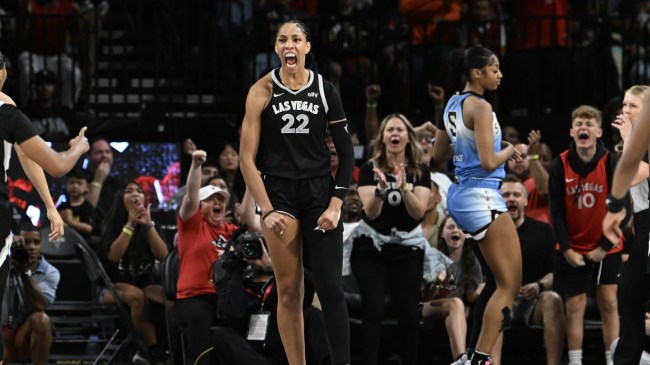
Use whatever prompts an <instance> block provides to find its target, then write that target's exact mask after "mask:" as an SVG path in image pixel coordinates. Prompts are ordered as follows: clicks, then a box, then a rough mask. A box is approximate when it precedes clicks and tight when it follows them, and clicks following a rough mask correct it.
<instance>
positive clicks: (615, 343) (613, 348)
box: [609, 337, 621, 359]
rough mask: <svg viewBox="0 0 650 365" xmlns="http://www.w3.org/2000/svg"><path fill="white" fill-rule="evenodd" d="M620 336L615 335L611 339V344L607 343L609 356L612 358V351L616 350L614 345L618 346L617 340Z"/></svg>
mask: <svg viewBox="0 0 650 365" xmlns="http://www.w3.org/2000/svg"><path fill="white" fill-rule="evenodd" d="M620 339H621V338H620V337H616V338H615V339H614V341H612V344H611V345H609V356H611V357H612V359H613V358H614V352H616V347H617V346H618V340H620Z"/></svg>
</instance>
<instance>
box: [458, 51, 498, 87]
mask: <svg viewBox="0 0 650 365" xmlns="http://www.w3.org/2000/svg"><path fill="white" fill-rule="evenodd" d="M494 57H495V55H494V52H492V51H490V50H489V49H487V48H485V47H481V46H476V47H471V48H468V49H466V50H463V49H462V48H458V49H454V50H452V51H451V52H450V54H449V58H448V60H449V65H450V66H451V67H452V68H453V69H454V70H456V71H458V72H460V73H461V74H462V75H463V76H465V77H466V78H467V80H469V79H470V71H471V70H472V69H475V68H477V69H482V68H483V67H486V66H490V65H491V64H492V63H493V62H494Z"/></svg>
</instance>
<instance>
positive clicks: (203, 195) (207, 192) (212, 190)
mask: <svg viewBox="0 0 650 365" xmlns="http://www.w3.org/2000/svg"><path fill="white" fill-rule="evenodd" d="M214 194H221V195H223V197H224V198H226V199H228V198H230V193H229V192H228V191H227V190H224V189H222V188H220V187H218V186H214V185H207V186H204V187H202V188H201V189H199V201H203V200H205V199H207V198H209V197H211V196H212V195H214Z"/></svg>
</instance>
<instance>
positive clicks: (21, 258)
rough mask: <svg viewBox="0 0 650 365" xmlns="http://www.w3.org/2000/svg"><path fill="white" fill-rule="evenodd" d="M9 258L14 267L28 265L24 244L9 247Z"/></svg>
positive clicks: (27, 255)
mask: <svg viewBox="0 0 650 365" xmlns="http://www.w3.org/2000/svg"><path fill="white" fill-rule="evenodd" d="M11 260H12V261H13V265H14V267H16V268H18V269H23V268H26V267H27V266H29V253H28V252H27V248H25V246H15V247H14V248H12V249H11Z"/></svg>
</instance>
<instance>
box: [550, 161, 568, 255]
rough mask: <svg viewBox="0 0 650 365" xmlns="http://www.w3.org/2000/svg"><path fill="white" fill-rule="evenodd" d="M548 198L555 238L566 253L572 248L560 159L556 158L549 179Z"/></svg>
mask: <svg viewBox="0 0 650 365" xmlns="http://www.w3.org/2000/svg"><path fill="white" fill-rule="evenodd" d="M548 198H549V199H548V203H549V206H550V209H551V221H552V222H553V230H554V231H555V238H556V239H557V242H558V243H559V244H560V250H561V251H562V252H564V251H566V250H568V249H569V248H570V243H569V233H568V231H567V228H566V222H565V219H564V166H563V165H562V159H560V157H556V158H555V159H554V160H553V164H552V165H551V170H550V172H549V177H548Z"/></svg>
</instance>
